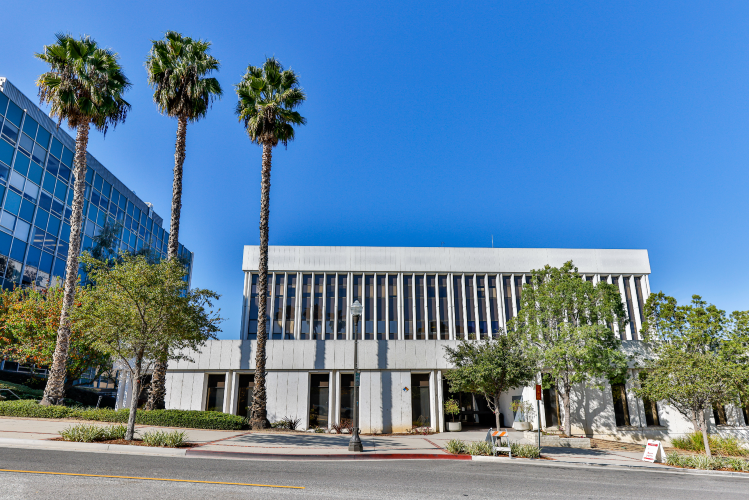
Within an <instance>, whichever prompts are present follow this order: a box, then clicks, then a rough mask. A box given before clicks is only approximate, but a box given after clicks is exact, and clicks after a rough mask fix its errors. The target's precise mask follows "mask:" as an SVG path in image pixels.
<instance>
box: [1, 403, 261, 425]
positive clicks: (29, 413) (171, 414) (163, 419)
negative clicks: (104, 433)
mask: <svg viewBox="0 0 749 500" xmlns="http://www.w3.org/2000/svg"><path fill="white" fill-rule="evenodd" d="M129 413H130V410H129V409H127V408H123V409H122V410H117V411H115V410H112V409H109V408H83V407H69V406H40V405H39V404H38V403H37V402H36V401H29V400H21V401H0V416H5V417H35V418H76V419H79V420H95V421H98V422H118V423H125V422H127V419H128V415H129ZM135 422H136V423H137V424H140V425H160V426H164V427H183V428H188V429H219V430H241V429H244V428H247V419H246V418H244V417H240V416H238V415H228V414H226V413H221V412H217V411H196V410H151V411H144V410H141V411H139V412H138V413H137V415H136V420H135Z"/></svg>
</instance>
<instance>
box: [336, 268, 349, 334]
mask: <svg viewBox="0 0 749 500" xmlns="http://www.w3.org/2000/svg"><path fill="white" fill-rule="evenodd" d="M347 281H348V276H347V275H345V274H339V275H338V309H337V310H336V313H337V315H338V317H337V321H338V330H337V336H338V340H345V339H346V313H347V312H348V301H347V296H346V284H347V283H346V282H347Z"/></svg>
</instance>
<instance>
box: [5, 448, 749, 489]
mask: <svg viewBox="0 0 749 500" xmlns="http://www.w3.org/2000/svg"><path fill="white" fill-rule="evenodd" d="M0 469H14V470H25V471H55V472H67V473H84V474H104V475H119V476H137V477H147V478H167V479H189V480H193V481H222V482H241V483H256V484H266V485H267V484H273V485H283V486H303V487H304V489H301V490H300V489H281V488H267V487H254V486H236V485H219V484H201V483H193V482H168V481H151V480H141V479H115V478H98V477H81V476H64V475H51V474H29V473H18V472H0V498H3V499H15V498H24V499H25V498H34V499H39V498H55V499H65V498H74V499H81V498H117V499H118V500H121V499H129V498H138V499H142V498H160V499H162V498H163V499H171V498H175V499H180V500H185V499H191V498H211V499H214V498H216V499H218V498H252V499H265V498H346V499H356V498H367V499H374V498H386V499H388V500H396V499H402V498H403V499H414V498H429V499H443V498H449V499H454V498H458V499H463V498H513V499H516V498H518V499H520V498H565V499H568V498H595V499H600V498H633V499H634V498H636V499H638V500H640V499H642V498H658V499H668V498H678V499H691V498H694V499H700V500H704V499H705V498H721V499H729V498H743V499H746V498H748V497H749V478H742V477H726V476H723V477H716V476H707V475H689V474H681V473H672V472H648V471H640V470H631V469H607V468H604V467H571V466H570V467H568V466H554V465H530V464H528V463H527V462H526V463H524V462H523V461H518V462H515V463H507V462H503V463H486V462H484V463H482V462H471V461H457V460H456V461H452V460H450V461H427V460H423V461H422V460H411V461H404V460H383V461H381V462H379V461H378V462H375V461H371V462H369V461H367V462H361V461H360V462H344V461H331V462H301V461H250V460H216V459H197V458H172V457H163V458H162V457H150V456H133V455H115V454H111V453H108V454H105V453H82V452H63V451H47V450H25V449H16V448H0Z"/></svg>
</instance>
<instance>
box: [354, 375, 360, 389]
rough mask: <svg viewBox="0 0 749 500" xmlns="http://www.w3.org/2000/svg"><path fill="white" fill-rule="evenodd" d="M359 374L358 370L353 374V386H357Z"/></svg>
mask: <svg viewBox="0 0 749 500" xmlns="http://www.w3.org/2000/svg"><path fill="white" fill-rule="evenodd" d="M359 375H361V373H359V372H356V373H355V374H354V387H359Z"/></svg>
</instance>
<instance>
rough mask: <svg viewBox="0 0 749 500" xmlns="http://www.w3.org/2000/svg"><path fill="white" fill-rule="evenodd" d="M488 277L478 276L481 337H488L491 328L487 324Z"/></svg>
mask: <svg viewBox="0 0 749 500" xmlns="http://www.w3.org/2000/svg"><path fill="white" fill-rule="evenodd" d="M485 281H486V278H485V277H484V276H476V297H477V299H478V306H479V314H478V316H479V318H478V319H479V338H480V339H482V340H483V339H486V338H488V337H489V328H488V326H487V324H486V288H485V287H484V285H485Z"/></svg>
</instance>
